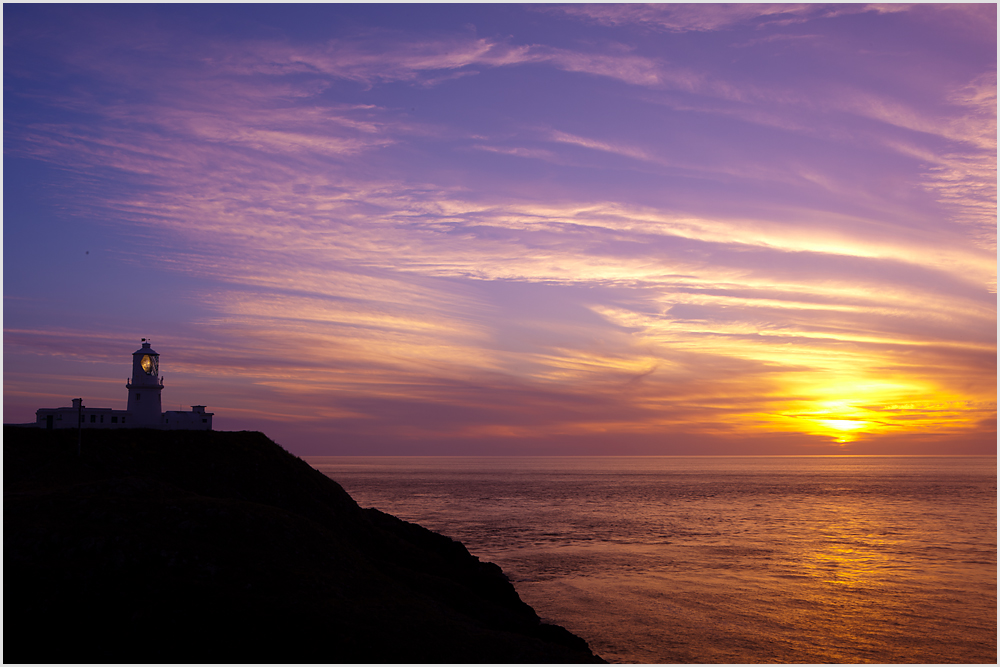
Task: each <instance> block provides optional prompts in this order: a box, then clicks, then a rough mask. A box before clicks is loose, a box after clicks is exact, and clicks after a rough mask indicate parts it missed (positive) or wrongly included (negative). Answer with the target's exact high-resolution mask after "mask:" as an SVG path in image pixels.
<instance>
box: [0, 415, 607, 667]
mask: <svg viewBox="0 0 1000 667" xmlns="http://www.w3.org/2000/svg"><path fill="white" fill-rule="evenodd" d="M4 584H5V587H4V611H5V612H6V613H5V616H4V630H5V632H4V635H5V639H6V642H5V649H6V651H5V653H4V661H5V662H46V663H67V662H102V663H106V662H171V663H173V662H177V663H180V662H247V663H259V662H280V663H303V662H380V663H385V662H389V663H399V662H406V663H420V662H436V663H456V662H462V663H498V662H504V663H556V662H564V663H565V662H571V663H582V662H602V661H601V660H600V658H598V657H596V656H595V655H594V654H593V653H592V652H591V651H590V649H589V648H588V646H587V644H586V642H585V641H583V640H582V639H580V638H579V637H577V636H575V635H573V634H571V633H570V632H568V631H567V630H565V629H563V628H561V627H559V626H554V625H548V624H544V623H541V621H540V620H539V618H538V616H537V614H535V612H534V610H532V609H531V607H529V606H528V605H526V604H525V603H524V602H522V601H521V599H520V598H519V597H518V595H517V592H516V591H515V590H514V588H513V586H512V585H511V584H510V582H509V581H508V580H507V578H506V576H504V574H503V572H502V571H501V570H500V568H499V567H497V566H496V565H494V564H492V563H484V562H481V561H480V560H479V559H478V558H476V557H475V556H472V555H470V554H469V552H468V551H467V550H466V548H465V547H464V546H463V545H462V544H461V543H459V542H456V541H454V540H451V539H450V538H447V537H444V536H442V535H439V534H437V533H434V532H431V531H429V530H427V529H425V528H422V527H420V526H418V525H415V524H412V523H407V522H405V521H401V520H400V519H397V518H395V517H393V516H391V515H388V514H385V513H382V512H379V511H378V510H374V509H362V508H360V507H359V506H358V505H357V503H355V502H354V500H353V499H352V498H351V497H350V496H349V495H348V494H347V492H345V491H344V489H343V488H341V486H340V485H339V484H337V483H336V482H334V481H332V480H330V479H329V478H327V477H326V476H325V475H323V474H322V473H320V472H318V471H316V470H314V469H313V468H311V467H310V466H309V465H308V464H307V463H305V462H304V461H302V460H301V459H299V458H297V457H295V456H293V455H292V454H289V453H288V452H286V451H285V450H283V449H282V448H281V447H279V446H278V445H276V444H275V443H274V442H272V441H271V440H269V439H268V438H267V437H266V436H264V435H263V434H261V433H254V432H238V433H237V432H218V431H208V432H196V431H172V432H161V431H146V430H117V431H110V430H109V431H85V432H84V433H83V448H82V456H79V457H78V456H77V433H76V431H73V430H67V431H46V430H39V429H31V428H18V427H11V426H5V427H4Z"/></svg>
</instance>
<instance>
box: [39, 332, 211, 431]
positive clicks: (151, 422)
mask: <svg viewBox="0 0 1000 667" xmlns="http://www.w3.org/2000/svg"><path fill="white" fill-rule="evenodd" d="M125 387H126V388H127V389H128V408H127V409H125V410H112V409H111V408H88V407H87V406H85V405H84V404H83V399H82V398H74V399H73V407H64V408H40V409H38V410H36V411H35V423H36V425H37V426H38V427H39V428H46V429H49V428H87V429H91V428H159V429H165V430H170V431H211V430H212V417H213V416H214V413H211V412H207V411H206V410H205V406H204V405H192V406H191V410H190V411H188V410H167V411H166V412H161V402H160V392H161V391H163V378H162V377H160V355H159V353H158V352H156V351H155V350H154V349H153V348H152V346H151V345H150V343H149V341H148V340H146V339H145V338H143V339H142V347H140V348H139V349H138V350H136V351H135V352H133V353H132V377H131V378H129V379H128V380H127V381H126V382H125Z"/></svg>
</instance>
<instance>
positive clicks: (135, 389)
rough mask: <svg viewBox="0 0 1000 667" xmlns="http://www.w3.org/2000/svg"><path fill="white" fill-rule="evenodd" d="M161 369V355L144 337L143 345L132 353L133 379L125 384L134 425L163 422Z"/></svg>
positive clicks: (150, 425)
mask: <svg viewBox="0 0 1000 667" xmlns="http://www.w3.org/2000/svg"><path fill="white" fill-rule="evenodd" d="M159 369H160V355H159V354H157V353H156V352H154V351H153V349H152V348H151V347H150V346H149V342H148V341H147V340H146V339H145V338H143V339H142V347H141V348H140V349H138V350H136V351H135V352H133V353H132V379H131V380H129V382H128V383H127V384H126V385H125V386H126V387H128V408H127V410H128V412H129V414H130V415H131V421H132V424H133V427H138V428H144V427H145V428H160V426H161V424H162V422H163V414H162V412H161V411H160V392H161V391H162V390H163V378H161V377H159V376H158V375H157V373H158V372H159Z"/></svg>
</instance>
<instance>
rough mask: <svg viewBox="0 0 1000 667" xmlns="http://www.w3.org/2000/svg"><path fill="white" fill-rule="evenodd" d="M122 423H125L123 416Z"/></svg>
mask: <svg viewBox="0 0 1000 667" xmlns="http://www.w3.org/2000/svg"><path fill="white" fill-rule="evenodd" d="M122 423H123V424H124V423H125V417H124V416H122Z"/></svg>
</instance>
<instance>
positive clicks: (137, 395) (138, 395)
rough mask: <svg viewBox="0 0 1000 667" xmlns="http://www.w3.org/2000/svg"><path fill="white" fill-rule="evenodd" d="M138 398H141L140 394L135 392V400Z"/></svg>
mask: <svg viewBox="0 0 1000 667" xmlns="http://www.w3.org/2000/svg"><path fill="white" fill-rule="evenodd" d="M140 398H142V394H138V393H137V394H136V395H135V400H137V401H138V400H139V399H140Z"/></svg>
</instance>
